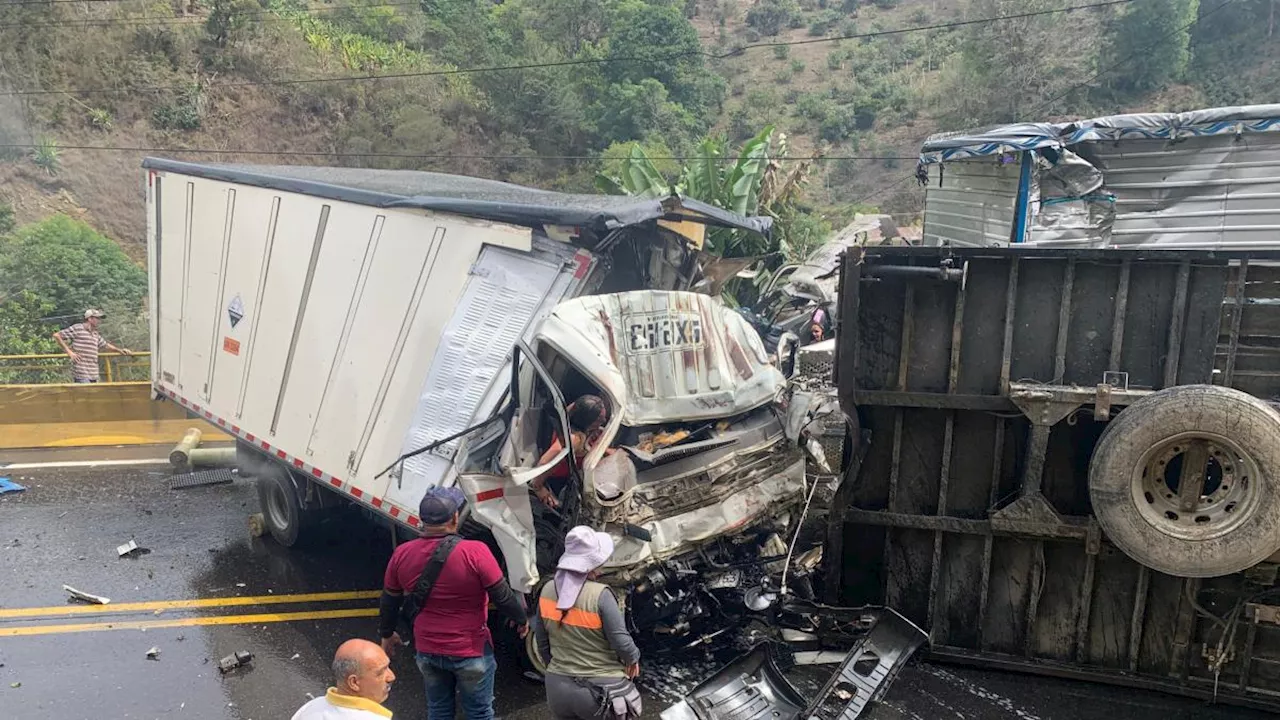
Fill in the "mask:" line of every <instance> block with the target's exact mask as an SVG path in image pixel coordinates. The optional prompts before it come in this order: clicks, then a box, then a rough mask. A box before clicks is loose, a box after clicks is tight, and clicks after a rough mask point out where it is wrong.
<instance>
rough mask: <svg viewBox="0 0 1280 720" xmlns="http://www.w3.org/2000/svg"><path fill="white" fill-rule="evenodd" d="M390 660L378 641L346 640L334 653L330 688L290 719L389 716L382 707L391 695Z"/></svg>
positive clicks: (370, 719) (361, 719)
mask: <svg viewBox="0 0 1280 720" xmlns="http://www.w3.org/2000/svg"><path fill="white" fill-rule="evenodd" d="M395 680H396V674H395V673H393V672H391V660H390V659H389V658H388V657H387V654H386V653H385V652H383V651H382V647H381V646H379V645H378V644H377V643H371V642H369V641H368V640H348V641H346V642H344V643H342V645H340V646H339V647H338V652H336V653H334V655H333V687H331V688H329V691H328V692H327V693H325V695H324V697H318V698H316V699H315V700H312V701H311V702H309V703H307V704H306V705H303V706H302V707H301V708H299V709H298V712H296V713H294V714H293V720H375V719H381V718H389V717H391V711H390V710H388V709H386V708H384V707H382V703H383V701H385V700H386V699H387V696H388V695H390V694H391V683H393V682H395Z"/></svg>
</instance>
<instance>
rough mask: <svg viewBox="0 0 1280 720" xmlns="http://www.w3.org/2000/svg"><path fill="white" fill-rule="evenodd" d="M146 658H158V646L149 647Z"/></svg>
mask: <svg viewBox="0 0 1280 720" xmlns="http://www.w3.org/2000/svg"><path fill="white" fill-rule="evenodd" d="M147 659H148V660H159V659H160V648H158V647H153V648H151V649H150V650H148V651H147Z"/></svg>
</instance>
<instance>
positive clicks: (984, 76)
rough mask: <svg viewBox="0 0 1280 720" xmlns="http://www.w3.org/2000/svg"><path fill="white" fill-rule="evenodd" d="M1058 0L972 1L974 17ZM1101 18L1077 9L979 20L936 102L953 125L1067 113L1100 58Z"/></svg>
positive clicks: (1048, 7)
mask: <svg viewBox="0 0 1280 720" xmlns="http://www.w3.org/2000/svg"><path fill="white" fill-rule="evenodd" d="M1061 7H1062V5H1061V3H1059V2H1058V1H1057V0H973V2H972V3H971V4H970V6H969V11H968V15H969V17H973V18H982V17H1000V16H1002V15H1013V14H1017V13H1027V12H1035V11H1040V10H1053V9H1059V8H1061ZM1099 25H1100V18H1099V17H1097V16H1096V15H1094V14H1089V13H1074V14H1072V15H1071V16H1070V17H1069V18H1063V17H1060V16H1057V15H1040V16H1036V17H1022V18H1018V19H1014V20H1003V21H1000V22H988V23H977V24H974V25H970V26H968V27H967V28H965V30H964V35H963V40H962V41H961V44H960V57H959V60H960V61H959V62H958V63H954V62H953V63H949V67H948V68H947V75H946V77H945V78H944V81H943V82H942V83H941V92H940V93H939V95H938V98H937V100H938V103H939V105H941V106H942V110H943V112H942V115H943V119H944V121H945V123H946V125H948V126H950V127H961V128H962V127H972V126H975V125H984V124H989V123H1004V122H1013V121H1017V120H1028V121H1034V120H1041V119H1043V118H1044V117H1045V116H1047V115H1053V114H1058V113H1062V112H1064V111H1069V110H1068V109H1069V108H1072V107H1075V102H1076V101H1077V100H1078V99H1079V98H1078V97H1077V95H1078V94H1079V95H1082V94H1083V89H1082V88H1080V87H1078V83H1079V78H1081V77H1088V76H1089V75H1090V72H1091V71H1092V69H1093V68H1094V66H1095V65H1096V64H1097V58H1098V44H1099V41H1098V38H1099V37H1100V32H1099Z"/></svg>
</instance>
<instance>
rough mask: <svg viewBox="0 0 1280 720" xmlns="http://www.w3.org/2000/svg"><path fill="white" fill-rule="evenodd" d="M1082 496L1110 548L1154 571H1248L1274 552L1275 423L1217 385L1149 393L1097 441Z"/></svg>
mask: <svg viewBox="0 0 1280 720" xmlns="http://www.w3.org/2000/svg"><path fill="white" fill-rule="evenodd" d="M1089 496H1090V499H1091V500H1092V502H1093V511H1094V514H1095V515H1096V516H1097V518H1098V522H1099V523H1100V524H1101V525H1102V529H1103V530H1104V531H1105V532H1106V534H1107V537H1108V538H1109V539H1110V540H1111V542H1112V543H1114V544H1115V545H1116V546H1117V547H1119V548H1120V549H1121V550H1122V551H1124V553H1125V554H1126V555H1128V556H1129V557H1131V558H1133V559H1134V560H1136V561H1138V562H1139V563H1142V564H1143V565H1145V566H1147V567H1149V568H1151V569H1153V570H1157V571H1159V572H1162V573H1166V574H1168V575H1174V576H1179V577H1218V576H1221V575H1230V574H1231V573H1235V572H1239V571H1241V570H1245V569H1247V568H1250V567H1252V566H1254V565H1256V564H1258V563H1259V562H1262V561H1263V560H1265V559H1267V558H1268V557H1270V556H1271V555H1272V554H1274V553H1275V552H1276V551H1277V550H1280V413H1278V412H1277V411H1276V410H1275V409H1274V408H1272V407H1271V406H1270V405H1269V404H1267V403H1266V402H1264V401H1262V400H1259V399H1258V398H1255V397H1253V396H1252V395H1249V394H1247V393H1243V392H1240V391H1238V390H1233V389H1231V388H1224V387H1219V386H1216V385H1183V386H1179V387H1174V388H1169V389H1167V390H1162V391H1160V392H1157V393H1154V394H1152V395H1150V396H1148V397H1145V398H1143V399H1142V400H1140V401H1138V402H1136V403H1134V404H1133V405H1131V406H1129V407H1128V408H1127V409H1126V410H1124V411H1123V412H1121V413H1120V414H1119V415H1118V416H1117V417H1116V419H1115V420H1113V421H1111V424H1110V425H1109V426H1108V427H1107V429H1106V431H1105V432H1103V434H1102V437H1101V438H1100V439H1099V440H1098V444H1097V446H1096V447H1095V448H1094V452H1093V457H1092V459H1091V460H1090V464H1089Z"/></svg>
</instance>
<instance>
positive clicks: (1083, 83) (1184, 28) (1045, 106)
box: [1035, 0, 1235, 114]
mask: <svg viewBox="0 0 1280 720" xmlns="http://www.w3.org/2000/svg"><path fill="white" fill-rule="evenodd" d="M1233 2H1235V0H1223V2H1222V4H1220V5H1218V6H1216V7H1214V8H1213V9H1212V10H1209V11H1208V12H1203V13H1199V12H1198V13H1196V17H1195V19H1193V20H1192V21H1191V22H1189V23H1187V24H1186V25H1183V26H1182V27H1178V28H1174V29H1173V30H1172V31H1171V32H1168V33H1165V34H1164V35H1162V36H1160V37H1158V38H1156V40H1155V41H1154V42H1152V43H1150V44H1149V45H1144V46H1143V47H1141V48H1139V49H1137V50H1135V51H1133V52H1132V53H1129V54H1128V55H1126V56H1124V57H1123V58H1121V59H1120V61H1119V62H1117V63H1115V64H1114V65H1109V66H1107V67H1105V68H1103V69H1101V70H1099V71H1098V72H1096V73H1094V74H1093V75H1092V76H1090V77H1089V78H1087V79H1085V80H1082V81H1080V82H1078V83H1076V84H1075V85H1072V86H1071V87H1069V88H1067V90H1066V91H1065V92H1063V93H1062V94H1060V95H1057V96H1054V97H1052V98H1050V99H1049V100H1047V101H1046V102H1044V103H1041V104H1040V106H1039V107H1038V108H1037V109H1036V110H1035V113H1037V114H1038V113H1041V112H1044V111H1046V110H1048V109H1049V108H1051V107H1053V104H1054V103H1056V102H1058V101H1059V100H1061V99H1063V98H1065V97H1067V96H1068V95H1070V94H1071V93H1073V92H1075V91H1076V90H1079V89H1080V88H1082V87H1087V86H1089V85H1091V84H1092V83H1093V82H1094V81H1095V80H1097V79H1098V78H1100V77H1102V76H1103V75H1106V74H1107V73H1109V72H1111V71H1112V70H1115V69H1117V68H1119V67H1120V66H1121V65H1124V64H1125V63H1127V62H1129V61H1130V60H1132V59H1134V58H1136V57H1138V56H1139V55H1141V54H1142V53H1144V52H1147V51H1149V50H1151V49H1153V48H1155V47H1156V46H1157V45H1159V44H1160V43H1162V42H1164V41H1165V40H1168V39H1169V38H1171V37H1173V36H1175V35H1177V34H1178V33H1182V32H1186V31H1188V30H1190V29H1191V28H1193V27H1195V26H1196V25H1197V24H1198V23H1199V22H1200V21H1201V20H1203V19H1205V18H1207V17H1209V16H1210V15H1213V14H1214V13H1216V12H1218V11H1219V10H1222V9H1223V8H1225V7H1226V6H1228V5H1230V4H1231V3H1233Z"/></svg>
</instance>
